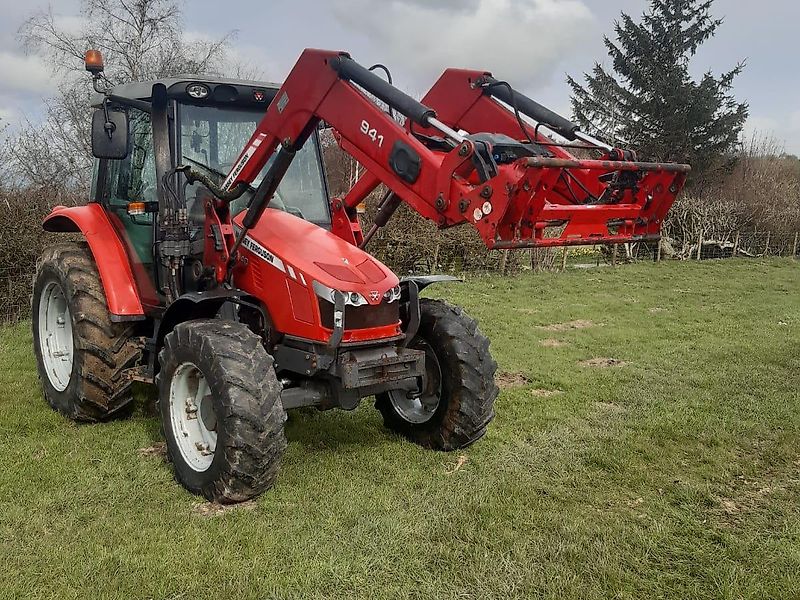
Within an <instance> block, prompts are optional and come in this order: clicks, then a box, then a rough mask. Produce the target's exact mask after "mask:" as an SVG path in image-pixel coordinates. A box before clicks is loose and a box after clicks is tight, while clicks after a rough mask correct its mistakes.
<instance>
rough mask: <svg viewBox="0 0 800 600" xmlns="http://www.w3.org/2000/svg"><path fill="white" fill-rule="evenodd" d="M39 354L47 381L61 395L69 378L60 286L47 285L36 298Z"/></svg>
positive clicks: (68, 335) (68, 331) (68, 333)
mask: <svg viewBox="0 0 800 600" xmlns="http://www.w3.org/2000/svg"><path fill="white" fill-rule="evenodd" d="M38 317H39V332H38V333H39V354H40V355H41V357H42V364H43V365H44V371H45V373H47V379H48V381H49V382H50V385H52V386H53V387H54V388H55V389H56V391H58V392H63V391H64V390H65V389H67V386H68V385H69V380H70V378H71V377H72V361H73V353H74V344H73V341H72V318H71V317H70V313H69V305H68V304H67V298H66V296H65V295H64V290H63V289H62V288H61V285H60V284H59V283H57V282H55V281H51V282H49V283H48V284H47V285H46V286H45V288H44V289H43V290H42V293H41V295H40V297H39V315H38Z"/></svg>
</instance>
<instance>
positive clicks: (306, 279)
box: [234, 208, 400, 305]
mask: <svg viewBox="0 0 800 600" xmlns="http://www.w3.org/2000/svg"><path fill="white" fill-rule="evenodd" d="M243 217H244V214H243V213H242V214H239V215H238V216H237V217H236V218H235V219H234V223H235V224H236V225H237V226H240V225H241V220H242V218H243ZM242 248H244V249H245V250H247V251H249V252H250V253H252V254H253V255H254V256H255V259H256V261H260V262H263V263H267V264H268V265H269V266H270V267H271V268H272V269H275V270H277V271H281V272H283V273H284V274H285V275H286V277H288V278H289V279H292V280H294V281H296V282H297V283H299V284H300V285H302V286H304V287H307V288H308V289H309V291H310V292H311V293H312V294H315V295H318V296H319V295H321V291H322V290H323V289H325V288H329V289H331V290H338V291H342V292H355V293H357V294H360V295H361V296H362V297H363V298H364V299H365V300H366V301H367V303H369V304H371V305H378V304H381V302H382V301H383V300H384V296H385V295H387V294H391V292H392V290H393V289H395V288H396V287H397V286H398V285H399V283H400V280H399V279H398V277H397V276H396V275H395V274H394V273H392V271H391V270H390V269H389V268H388V267H387V266H386V265H384V264H382V263H381V262H380V261H378V260H376V259H375V258H373V257H372V256H370V255H369V254H367V253H366V252H364V251H363V250H361V249H359V248H357V247H355V246H353V245H352V244H349V243H347V242H345V241H344V240H343V239H341V238H340V237H338V236H336V235H334V234H333V233H331V232H330V231H328V230H326V229H323V228H322V227H319V226H318V225H315V224H313V223H309V222H308V221H305V220H303V219H301V218H299V217H296V216H294V215H291V214H289V213H287V212H284V211H281V210H278V209H272V208H268V209H267V210H266V211H265V212H264V215H263V216H262V217H261V219H260V220H259V222H258V223H257V224H256V226H255V227H254V228H253V229H251V230H250V231H249V232H248V234H247V236H246V237H245V239H244V241H243V243H242ZM315 282H316V285H315ZM320 284H321V285H320Z"/></svg>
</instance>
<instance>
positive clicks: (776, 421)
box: [0, 260, 800, 598]
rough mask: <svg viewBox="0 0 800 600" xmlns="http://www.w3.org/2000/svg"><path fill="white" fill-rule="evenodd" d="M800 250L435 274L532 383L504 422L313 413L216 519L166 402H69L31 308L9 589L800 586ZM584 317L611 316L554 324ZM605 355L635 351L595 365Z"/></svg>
mask: <svg viewBox="0 0 800 600" xmlns="http://www.w3.org/2000/svg"><path fill="white" fill-rule="evenodd" d="M799 269H800V264H798V263H797V262H791V261H788V260H783V261H782V260H774V261H764V262H757V261H753V262H744V261H733V260H731V261H724V262H702V263H685V264H679V263H668V264H661V265H657V266H656V265H650V264H642V265H635V266H627V267H624V268H618V269H611V268H605V269H592V270H588V271H581V272H569V273H566V274H563V275H525V276H521V277H518V278H514V279H511V278H500V277H485V278H477V279H472V280H470V281H469V282H467V283H466V284H453V285H448V286H446V287H442V288H440V289H439V290H436V289H432V290H431V294H432V295H433V294H436V293H439V294H441V295H443V296H445V297H447V298H448V299H450V300H451V301H453V302H456V303H460V304H462V305H464V306H465V307H466V308H467V310H468V311H469V312H470V313H471V314H472V315H473V316H475V317H477V318H478V319H479V321H480V323H481V328H482V329H483V331H484V332H485V333H486V334H488V335H489V337H490V338H491V339H492V351H493V353H494V356H495V357H496V359H497V361H498V363H499V364H500V370H501V371H505V372H511V373H521V374H524V375H525V376H527V378H529V383H527V384H524V385H521V386H517V387H510V388H506V389H504V390H503V391H502V392H501V394H500V397H499V398H498V400H497V405H496V408H497V417H496V418H495V420H494V422H493V423H492V426H491V427H490V429H489V433H488V434H487V436H486V437H485V438H484V439H483V440H481V441H480V442H479V443H477V444H476V445H475V446H473V447H471V448H469V449H467V450H465V451H463V452H456V453H452V454H442V453H435V452H429V451H425V450H422V449H420V448H417V447H415V446H413V445H411V444H409V443H407V442H405V441H403V440H402V439H400V438H398V437H396V436H394V435H391V434H389V433H387V432H386V431H385V430H384V429H383V428H382V425H381V422H380V419H379V417H378V414H377V412H376V411H375V410H374V409H373V408H372V406H371V404H370V403H369V402H365V403H364V404H363V405H362V406H361V408H359V409H358V410H357V411H355V412H354V413H344V412H328V413H317V412H302V413H299V414H293V415H292V416H291V417H290V420H289V423H288V426H287V427H288V428H287V434H288V438H289V449H288V452H287V454H286V456H285V460H284V463H283V470H282V472H281V475H280V477H279V480H278V483H277V485H276V486H275V488H274V489H273V490H271V491H270V492H268V493H267V494H265V495H264V496H262V497H261V498H259V499H258V500H257V502H256V503H255V506H251V507H250V508H249V509H247V508H239V509H235V510H230V511H227V512H225V513H224V514H221V515H217V516H213V517H209V516H201V515H198V514H197V505H198V504H199V502H200V500H199V499H198V498H197V497H194V496H191V495H190V494H188V493H187V492H185V491H184V490H183V489H182V488H181V487H180V486H179V485H177V484H176V483H175V482H174V481H173V479H172V473H171V470H170V467H169V465H167V464H165V463H164V462H163V461H162V459H160V458H159V457H146V456H142V455H141V454H140V452H139V450H140V449H141V448H145V447H149V446H151V445H153V444H154V443H155V442H157V441H158V439H159V427H158V423H157V422H156V421H155V420H153V419H151V418H147V417H144V416H137V417H135V418H133V419H131V420H128V421H123V422H116V423H111V424H105V425H97V426H76V425H74V424H72V423H70V422H68V421H66V420H65V419H63V418H61V417H60V416H58V415H57V414H54V413H53V412H51V411H50V409H49V408H48V407H47V406H46V404H45V402H44V401H43V400H42V398H41V395H40V392H39V387H38V383H37V379H36V374H35V368H34V361H33V356H32V352H31V340H30V334H29V332H28V329H29V326H28V325H26V324H21V325H18V326H14V327H7V328H5V329H2V330H0V456H2V460H3V467H2V470H0V597H25V598H27V597H53V598H78V597H89V598H117V597H120V598H271V597H277V598H295V597H303V598H327V597H345V598H397V597H411V598H490V597H497V598H507V597H523V598H537V597H552V598H610V597H613V598H662V597H663V598H767V597H772V598H797V597H800V358H798V350H799V349H800V271H799ZM574 320H588V321H591V322H592V323H593V324H594V325H593V326H591V327H586V328H583V329H570V330H567V331H555V332H554V331H547V330H546V329H543V328H541V326H546V325H550V324H554V323H563V322H569V321H574ZM547 338H553V339H558V340H561V341H563V342H566V345H563V346H560V347H555V348H553V347H544V346H542V345H541V344H540V341H541V340H543V339H547ZM598 357H611V358H616V359H619V360H622V361H625V362H626V363H627V364H626V365H625V366H621V367H620V366H618V367H611V368H591V367H585V366H581V365H580V364H579V363H580V361H583V360H586V359H591V358H598ZM541 390H558V391H560V392H561V393H558V394H555V395H550V396H545V395H544V394H543V392H542V391H541ZM461 456H465V457H467V460H466V462H463V458H460V457H461ZM459 463H463V464H462V465H461V467H460V468H458V469H456V466H457V465H458V464H459Z"/></svg>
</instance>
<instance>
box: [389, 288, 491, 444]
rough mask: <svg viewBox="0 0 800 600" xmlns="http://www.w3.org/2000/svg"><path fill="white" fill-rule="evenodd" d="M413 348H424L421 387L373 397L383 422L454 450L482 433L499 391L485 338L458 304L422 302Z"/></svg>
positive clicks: (421, 441)
mask: <svg viewBox="0 0 800 600" xmlns="http://www.w3.org/2000/svg"><path fill="white" fill-rule="evenodd" d="M409 346H410V347H411V348H415V349H418V350H423V351H424V352H425V370H426V376H425V385H424V387H423V389H421V390H419V391H417V392H415V393H408V392H405V391H402V390H393V391H390V392H386V393H383V394H379V395H378V396H377V399H376V402H375V406H376V408H377V409H378V410H379V411H380V412H381V414H382V415H383V421H384V424H385V425H386V426H387V427H388V428H389V429H392V430H394V431H397V432H398V433H401V434H402V435H404V436H406V437H407V438H409V439H410V440H412V441H413V442H416V443H417V444H419V445H421V446H424V447H426V448H434V449H437V450H455V449H457V448H463V447H464V446H468V445H469V444H471V443H473V442H474V441H476V440H478V439H479V438H480V437H482V436H483V434H484V433H486V428H487V427H488V425H489V422H490V421H491V420H492V418H493V417H494V400H495V398H496V397H497V394H498V388H497V385H495V382H494V373H495V371H496V370H497V363H496V362H495V361H494V359H493V358H492V356H491V354H489V340H488V339H487V338H486V336H484V335H483V334H482V333H481V332H480V330H479V329H478V325H477V323H475V321H474V320H473V319H472V318H470V317H469V316H468V315H467V314H466V313H465V312H464V311H463V310H462V309H461V308H459V307H457V306H453V305H451V304H448V303H446V302H442V301H440V300H428V299H422V300H420V326H419V330H418V332H417V335H416V337H415V338H414V339H413V340H412V341H411V344H409Z"/></svg>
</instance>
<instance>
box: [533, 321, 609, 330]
mask: <svg viewBox="0 0 800 600" xmlns="http://www.w3.org/2000/svg"><path fill="white" fill-rule="evenodd" d="M595 325H596V323H594V322H593V321H588V320H585V319H579V320H577V321H569V322H568V323H553V324H552V325H541V326H540V327H539V329H544V330H545V331H570V330H572V329H588V328H589V327H594V326H595Z"/></svg>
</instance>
